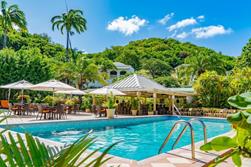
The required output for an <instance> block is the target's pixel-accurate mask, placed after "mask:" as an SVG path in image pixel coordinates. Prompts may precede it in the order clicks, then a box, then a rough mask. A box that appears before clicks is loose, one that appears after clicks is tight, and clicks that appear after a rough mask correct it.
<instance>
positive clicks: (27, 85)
mask: <svg viewBox="0 0 251 167" xmlns="http://www.w3.org/2000/svg"><path fill="white" fill-rule="evenodd" d="M31 86H33V84H32V83H30V82H28V81H26V80H21V81H18V82H14V83H10V84H7V85H3V86H0V88H3V89H9V93H8V100H10V92H11V89H18V90H22V103H23V94H24V90H25V89H29V88H30V87H31Z"/></svg>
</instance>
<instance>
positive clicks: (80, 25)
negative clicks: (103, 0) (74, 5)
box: [51, 9, 87, 61]
mask: <svg viewBox="0 0 251 167" xmlns="http://www.w3.org/2000/svg"><path fill="white" fill-rule="evenodd" d="M51 22H52V30H53V31H54V30H55V28H57V29H58V30H60V31H61V34H64V32H65V31H66V60H67V61H68V60H69V48H71V41H70V36H72V35H74V32H77V33H78V34H80V33H81V32H84V31H86V30H87V27H86V23H87V22H86V19H85V18H84V16H83V12H82V11H81V10H73V9H71V10H69V11H67V12H66V13H63V14H62V15H58V16H54V17H53V18H52V19H51Z"/></svg>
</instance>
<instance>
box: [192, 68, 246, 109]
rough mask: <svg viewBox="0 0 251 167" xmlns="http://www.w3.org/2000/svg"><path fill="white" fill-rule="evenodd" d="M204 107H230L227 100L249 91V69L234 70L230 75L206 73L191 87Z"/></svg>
mask: <svg viewBox="0 0 251 167" xmlns="http://www.w3.org/2000/svg"><path fill="white" fill-rule="evenodd" d="M193 87H194V89H195V90H196V92H197V93H198V94H199V96H198V97H197V98H198V100H199V101H200V103H201V105H202V106H204V107H219V108H222V107H230V106H229V104H228V103H227V99H228V97H230V96H233V95H235V94H240V93H241V92H247V91H250V90H251V68H242V69H234V70H233V72H232V73H231V74H230V75H227V76H226V75H219V74H217V73H216V72H214V71H207V72H205V73H203V74H201V76H200V77H199V78H198V79H197V80H196V82H195V84H194V85H193Z"/></svg>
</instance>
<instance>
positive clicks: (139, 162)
mask: <svg viewBox="0 0 251 167" xmlns="http://www.w3.org/2000/svg"><path fill="white" fill-rule="evenodd" d="M167 116H175V115H149V116H148V115H147V116H128V117H123V118H115V119H120V120H125V119H133V118H152V117H167ZM180 117H181V118H182V117H185V118H194V117H196V118H203V119H216V120H226V118H219V117H203V116H180ZM98 120H114V119H108V118H95V117H94V118H93V119H86V120H48V121H47V120H46V121H41V122H24V123H22V124H20V123H11V124H8V125H10V126H12V125H29V124H31V125H32V124H41V123H42V124H43V123H44V124H46V123H63V122H80V121H81V122H82V121H98ZM1 125H6V124H1ZM0 129H2V128H0ZM8 131H9V132H11V133H14V134H17V133H19V134H21V136H22V137H24V133H20V132H15V131H12V130H7V132H8ZM232 133H233V132H232V131H230V132H226V133H224V134H221V135H218V136H223V135H227V136H230V135H231V134H232ZM218 136H214V137H212V138H215V137H218ZM34 137H35V138H38V139H39V140H40V141H41V142H43V143H44V144H45V145H48V146H56V147H59V148H63V147H64V146H66V144H65V143H62V142H58V141H53V140H50V139H45V138H41V137H39V136H34ZM212 138H209V139H208V140H209V141H210V140H211V139H212ZM202 143H203V140H201V141H198V142H196V143H195V146H198V145H201V144H202ZM190 145H191V144H188V145H185V146H183V147H180V148H176V149H173V150H170V151H168V152H165V153H161V154H158V155H154V156H152V157H148V158H145V159H142V160H133V159H128V158H123V157H119V156H116V155H111V154H107V156H108V157H113V159H115V160H119V161H126V162H130V163H132V162H133V163H136V164H144V163H145V162H149V161H151V160H153V159H158V158H160V157H162V156H165V155H166V154H168V153H173V152H175V151H178V150H181V149H184V148H185V149H187V148H188V147H190ZM88 152H91V150H88ZM101 153H102V152H99V153H98V154H101Z"/></svg>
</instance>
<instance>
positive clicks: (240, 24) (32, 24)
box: [8, 0, 251, 56]
mask: <svg viewBox="0 0 251 167" xmlns="http://www.w3.org/2000/svg"><path fill="white" fill-rule="evenodd" d="M67 1H68V6H69V8H73V9H81V10H83V11H84V15H85V17H86V19H87V21H88V24H87V27H88V30H87V31H86V32H85V33H83V34H81V35H74V36H73V37H72V45H73V47H76V48H78V49H79V50H85V51H87V52H88V53H93V52H99V51H103V50H104V49H105V48H109V47H111V46H113V45H125V44H127V43H128V42H129V41H132V40H137V39H144V38H150V37H161V38H168V37H173V38H176V39H178V40H180V41H184V42H186V41H188V42H192V43H194V44H197V45H200V46H206V47H209V48H212V49H215V50H217V51H221V52H223V53H224V54H227V55H231V56H238V55H240V54H241V49H242V47H243V46H244V45H245V44H246V43H247V41H248V39H249V38H251V17H250V9H251V1H250V0H240V1H234V0H191V1H184V0H67ZM8 2H9V3H11V4H12V3H15V4H18V5H19V6H20V8H21V9H22V10H24V12H25V14H26V17H27V20H28V28H29V31H30V32H31V33H47V34H48V35H49V36H51V38H52V40H53V41H54V42H58V43H61V44H63V45H64V44H65V36H62V35H61V34H60V32H58V31H55V32H53V31H52V30H51V23H50V19H51V17H52V16H55V15H58V14H61V13H63V12H65V0H43V1H34V0H33V1H31V0H9V1H8ZM165 16H166V17H165Z"/></svg>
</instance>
